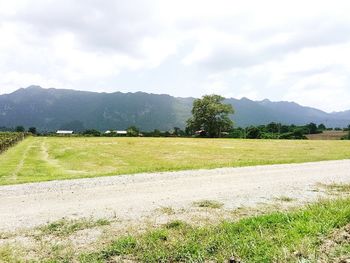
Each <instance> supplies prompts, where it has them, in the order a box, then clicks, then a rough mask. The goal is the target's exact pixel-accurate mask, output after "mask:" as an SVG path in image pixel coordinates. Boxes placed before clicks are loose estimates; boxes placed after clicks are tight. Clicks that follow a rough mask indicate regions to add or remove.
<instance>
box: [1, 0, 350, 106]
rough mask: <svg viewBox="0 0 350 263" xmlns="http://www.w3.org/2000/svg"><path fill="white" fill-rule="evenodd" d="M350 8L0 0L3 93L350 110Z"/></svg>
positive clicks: (194, 0) (272, 1)
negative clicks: (65, 91)
mask: <svg viewBox="0 0 350 263" xmlns="http://www.w3.org/2000/svg"><path fill="white" fill-rule="evenodd" d="M349 8H350V2H348V1H345V0H335V1H332V2H331V1H326V0H325V1H323V0H318V1H315V0H309V1H301V0H294V1H277V0H266V1H258V0H256V1H253V0H248V1H238V0H233V1H232V0H218V1H209V0H208V1H203V0H201V1H200V0H191V1H185V0H179V1H161V0H153V1H143V0H135V1H122V0H117V1H114V0H113V1H112V0H106V1H97V0H84V1H83V0H76V1H69V0H60V1H58V0H45V1H44V0H37V1H34V2H33V1H29V0H12V1H6V0H0V38H1V41H0V94H1V93H6V92H11V91H14V90H15V89H17V88H19V87H25V86H29V85H31V84H39V85H42V86H44V87H58V88H75V89H81V90H96V91H104V90H105V91H113V90H115V91H117V90H120V91H137V90H143V91H146V92H155V93H170V94H172V95H176V96H200V95H203V94H205V93H213V92H216V93H219V94H222V95H225V96H230V97H238V98H239V97H243V96H246V97H248V98H251V99H264V98H270V99H273V100H295V101H296V102H299V103H302V104H304V105H309V106H315V107H319V108H321V109H325V110H328V111H332V110H342V109H348V108H350V95H349V94H350V92H349V90H348V87H349V84H350V79H349V77H348V75H349V73H350V17H349V16H348V10H349ZM315 94H318V95H315Z"/></svg>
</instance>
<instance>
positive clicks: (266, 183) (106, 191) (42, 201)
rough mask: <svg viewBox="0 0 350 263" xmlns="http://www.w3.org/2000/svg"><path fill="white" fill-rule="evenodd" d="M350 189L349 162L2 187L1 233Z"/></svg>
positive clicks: (302, 198) (303, 199) (306, 198)
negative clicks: (336, 186) (339, 186)
mask: <svg viewBox="0 0 350 263" xmlns="http://www.w3.org/2000/svg"><path fill="white" fill-rule="evenodd" d="M318 183H322V184H328V183H350V160H341V161H325V162H315V163H304V164H284V165H266V166H254V167H242V168H220V169H213V170H193V171H181V172H166V173H152V174H137V175H124V176H111V177H99V178H89V179H77V180H64V181H52V182H43V183H31V184H22V185H13V186H1V187H0V230H2V231H9V230H15V229H18V228H23V227H24V228H27V227H34V226H38V225H40V224H44V223H47V222H51V221H55V220H59V219H61V218H63V217H64V218H81V217H94V218H112V217H113V218H115V217H117V218H119V219H120V220H141V219H142V218H144V217H147V216H150V215H152V214H153V213H154V211H155V210H156V209H158V208H159V207H172V208H174V209H180V208H185V209H186V208H188V207H191V206H192V205H193V202H195V201H199V200H204V199H206V200H217V201H220V202H222V203H224V208H225V209H234V208H238V207H242V206H254V205H256V204H259V203H266V202H269V201H271V200H274V199H276V198H279V197H282V196H284V197H290V198H293V199H296V200H298V202H308V201H313V200H315V199H317V198H319V197H320V196H323V195H324V193H322V192H319V191H318V190H317V184H318Z"/></svg>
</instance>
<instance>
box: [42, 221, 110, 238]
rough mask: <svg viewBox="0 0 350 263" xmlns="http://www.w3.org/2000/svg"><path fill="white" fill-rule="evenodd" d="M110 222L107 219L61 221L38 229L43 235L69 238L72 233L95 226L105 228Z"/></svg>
mask: <svg viewBox="0 0 350 263" xmlns="http://www.w3.org/2000/svg"><path fill="white" fill-rule="evenodd" d="M109 224H110V221H108V220H107V219H98V220H92V219H76V220H66V219H61V220H58V221H55V222H52V223H50V224H48V225H45V226H43V227H40V228H39V230H40V231H41V234H43V235H48V234H49V235H55V236H69V235H71V234H73V233H74V232H77V231H79V230H83V229H88V228H93V227H97V226H106V225H109Z"/></svg>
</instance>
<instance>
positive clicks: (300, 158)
mask: <svg viewBox="0 0 350 263" xmlns="http://www.w3.org/2000/svg"><path fill="white" fill-rule="evenodd" d="M349 149H350V141H307V140H301V141H292V140H283V141H281V140H237V139H192V138H84V137H75V138H74V137H72V138H58V137H48V138H44V137H29V138H27V139H25V140H24V141H22V142H21V143H19V144H17V145H16V146H14V147H12V148H10V149H9V150H7V151H6V152H4V153H3V154H1V155H0V185H5V184H16V183H25V182H36V181H47V180H55V179H72V178H82V177H95V176H104V175H118V174H133V173H140V172H157V171H178V170H185V169H200V168H217V167H237V166H249V165H264V164H279V163H301V162H309V161H322V160H335V159H347V158H350V150H349Z"/></svg>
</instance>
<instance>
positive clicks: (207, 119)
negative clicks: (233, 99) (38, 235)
mask: <svg viewBox="0 0 350 263" xmlns="http://www.w3.org/2000/svg"><path fill="white" fill-rule="evenodd" d="M224 99H225V98H224V97H222V96H220V95H205V96H203V97H202V98H201V99H196V100H194V102H193V108H192V117H191V118H190V119H188V120H187V127H186V130H187V131H190V132H191V133H194V132H195V131H198V130H204V131H205V132H206V134H207V135H208V136H209V137H220V136H221V132H225V131H229V130H230V129H232V127H233V122H232V120H231V119H230V118H229V115H230V114H233V113H234V110H233V108H232V105H230V104H225V103H223V101H224Z"/></svg>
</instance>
